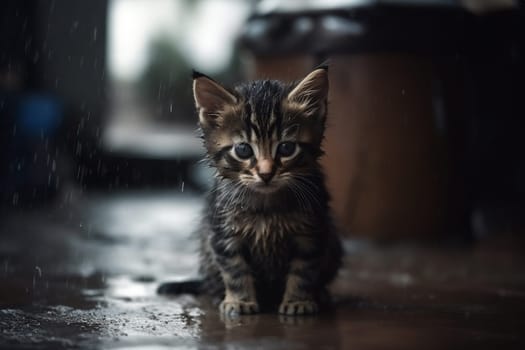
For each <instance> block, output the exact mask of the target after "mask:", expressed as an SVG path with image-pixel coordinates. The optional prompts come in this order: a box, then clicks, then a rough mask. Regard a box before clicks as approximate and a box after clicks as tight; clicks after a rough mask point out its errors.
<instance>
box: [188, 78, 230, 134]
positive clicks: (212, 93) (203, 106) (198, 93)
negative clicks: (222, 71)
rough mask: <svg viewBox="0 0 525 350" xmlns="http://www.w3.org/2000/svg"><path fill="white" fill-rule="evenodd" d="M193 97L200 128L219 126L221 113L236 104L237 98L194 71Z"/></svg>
mask: <svg viewBox="0 0 525 350" xmlns="http://www.w3.org/2000/svg"><path fill="white" fill-rule="evenodd" d="M193 97H194V98H195V106H196V107H197V111H198V112H199V123H200V125H201V126H202V127H207V126H212V127H213V126H217V125H218V124H220V122H221V113H222V112H223V111H224V109H225V107H226V106H228V105H233V104H235V103H237V98H236V97H235V96H234V95H232V94H231V93H230V92H229V91H228V90H226V89H225V88H224V87H222V86H221V85H220V84H219V83H217V82H215V81H214V80H213V79H211V78H209V77H207V76H206V75H204V74H201V73H199V72H195V71H194V72H193Z"/></svg>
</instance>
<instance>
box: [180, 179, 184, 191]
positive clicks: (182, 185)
mask: <svg viewBox="0 0 525 350" xmlns="http://www.w3.org/2000/svg"><path fill="white" fill-rule="evenodd" d="M180 191H181V192H184V181H182V184H181V186H180Z"/></svg>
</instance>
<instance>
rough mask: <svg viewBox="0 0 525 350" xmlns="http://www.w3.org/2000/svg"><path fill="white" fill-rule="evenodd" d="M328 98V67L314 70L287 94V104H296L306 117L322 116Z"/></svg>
mask: <svg viewBox="0 0 525 350" xmlns="http://www.w3.org/2000/svg"><path fill="white" fill-rule="evenodd" d="M327 96H328V67H327V66H321V67H319V68H316V69H314V70H313V71H312V72H311V73H310V74H308V75H307V76H306V77H305V78H304V79H303V80H301V81H300V82H299V84H297V86H296V87H295V88H294V89H293V90H292V91H291V92H290V93H289V94H288V102H291V103H294V104H298V105H299V107H300V108H301V109H303V110H304V112H305V114H306V115H311V114H314V113H318V114H321V115H324V112H325V108H326V98H327Z"/></svg>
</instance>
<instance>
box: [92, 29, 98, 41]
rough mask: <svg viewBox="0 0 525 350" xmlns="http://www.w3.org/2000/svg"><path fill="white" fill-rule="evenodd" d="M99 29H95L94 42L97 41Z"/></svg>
mask: <svg viewBox="0 0 525 350" xmlns="http://www.w3.org/2000/svg"><path fill="white" fill-rule="evenodd" d="M97 35H98V28H97V27H95V28H93V41H97Z"/></svg>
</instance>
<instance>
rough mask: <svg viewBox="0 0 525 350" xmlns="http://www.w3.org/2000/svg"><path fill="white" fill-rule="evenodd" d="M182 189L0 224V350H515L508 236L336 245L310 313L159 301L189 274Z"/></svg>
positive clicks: (524, 285)
mask: <svg viewBox="0 0 525 350" xmlns="http://www.w3.org/2000/svg"><path fill="white" fill-rule="evenodd" d="M201 205H202V202H201V200H200V199H199V197H198V196H195V195H192V194H189V193H171V192H161V193H152V192H144V193H138V192H134V193H120V194H115V195H96V194H89V195H81V194H80V193H79V192H78V191H74V190H73V191H69V192H68V194H67V195H65V196H64V197H62V198H61V199H60V200H58V201H57V203H55V204H53V205H49V206H48V207H47V208H46V209H38V210H30V211H20V210H14V211H8V212H4V213H3V214H1V215H2V216H0V219H1V222H0V348H2V349H71V348H80V349H99V348H100V349H137V350H139V349H168V348H169V349H195V348H199V349H352V348H353V349H379V348H380V349H422V348H425V349H449V348H450V349H466V348H467V349H472V348H475V349H482V348H487V349H494V348H502V349H509V348H524V347H523V346H524V345H525V337H524V334H523V332H524V331H525V317H524V315H525V274H524V273H523V271H524V270H525V269H524V267H525V257H523V256H522V255H523V254H521V253H522V252H523V248H524V247H523V245H520V244H519V243H520V242H519V241H517V240H516V239H515V238H510V239H509V238H507V237H506V236H501V237H500V238H497V236H496V238H492V239H490V240H486V241H482V242H480V243H476V244H472V245H468V246H461V247H460V246H450V245H432V246H428V245H427V246H421V245H415V244H396V245H388V246H380V245H376V244H372V243H367V242H363V241H354V240H347V241H346V242H345V247H346V251H347V253H348V254H347V257H346V258H345V266H344V269H343V270H342V271H341V273H340V275H339V278H338V279H337V281H336V282H335V283H334V285H333V286H332V292H333V295H334V306H333V308H332V309H331V310H326V311H324V312H322V313H321V314H319V315H317V316H311V317H282V316H278V315H275V314H262V315H254V316H243V317H239V318H235V319H221V317H219V314H218V312H217V311H216V309H215V307H213V306H212V305H211V303H210V301H209V300H207V299H206V298H204V297H198V298H196V297H193V296H190V295H182V296H177V297H163V296H159V295H157V294H156V293H155V290H156V288H157V286H158V285H159V284H160V283H162V282H163V281H169V280H175V279H184V278H188V277H191V276H194V275H195V274H196V271H197V266H196V262H197V259H196V255H195V248H196V244H195V242H194V241H192V240H191V239H190V238H189V237H190V233H191V231H192V229H193V228H194V227H195V223H196V220H197V218H198V215H199V210H200V208H201Z"/></svg>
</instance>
